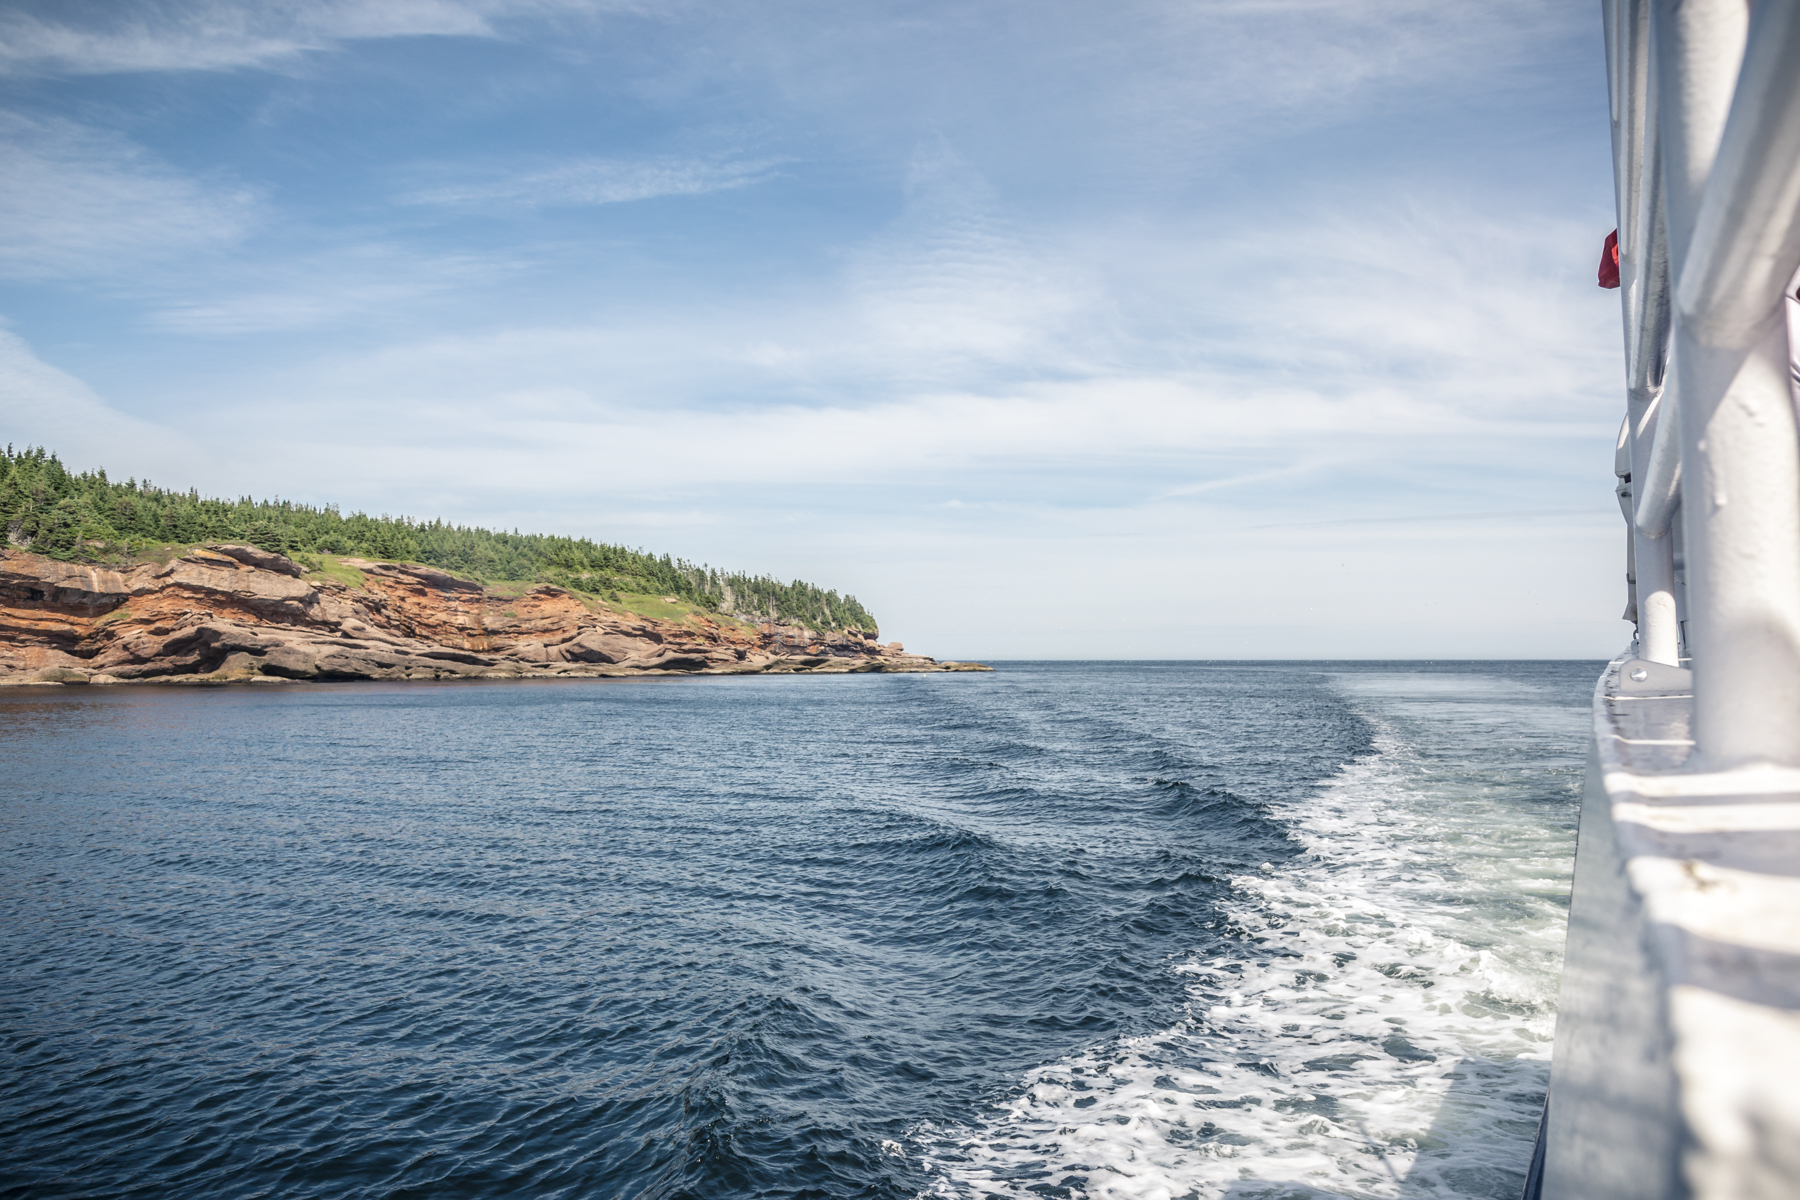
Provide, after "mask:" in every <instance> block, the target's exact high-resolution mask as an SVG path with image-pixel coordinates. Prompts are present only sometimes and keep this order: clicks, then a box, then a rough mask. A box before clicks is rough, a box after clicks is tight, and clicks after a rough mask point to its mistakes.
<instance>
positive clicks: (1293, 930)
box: [913, 678, 1573, 1200]
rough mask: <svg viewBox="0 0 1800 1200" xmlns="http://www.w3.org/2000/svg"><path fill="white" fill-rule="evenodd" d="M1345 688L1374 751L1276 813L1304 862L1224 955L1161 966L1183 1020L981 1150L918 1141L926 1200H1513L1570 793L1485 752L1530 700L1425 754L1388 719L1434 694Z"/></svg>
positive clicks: (992, 1132)
mask: <svg viewBox="0 0 1800 1200" xmlns="http://www.w3.org/2000/svg"><path fill="white" fill-rule="evenodd" d="M1463 683H1464V684H1465V685H1466V683H1467V680H1466V678H1465V680H1464V681H1463ZM1345 686H1346V687H1347V688H1348V689H1349V690H1350V691H1351V693H1352V696H1353V698H1355V699H1358V700H1364V701H1370V703H1366V704H1359V705H1358V707H1359V708H1364V709H1365V712H1364V715H1365V716H1366V717H1368V719H1369V720H1370V721H1371V723H1372V724H1373V726H1374V728H1375V730H1376V739H1375V744H1376V749H1375V751H1374V752H1373V753H1371V754H1368V755H1365V756H1362V757H1361V758H1358V759H1357V760H1355V761H1352V762H1350V763H1348V764H1346V765H1345V766H1344V767H1343V768H1342V769H1341V770H1340V771H1339V772H1338V773H1337V774H1336V775H1335V776H1334V777H1333V778H1331V779H1329V780H1327V781H1325V782H1324V783H1322V784H1320V785H1319V786H1318V787H1317V789H1316V790H1315V791H1314V792H1313V793H1312V794H1310V795H1306V796H1303V797H1301V798H1299V799H1296V800H1294V801H1292V802H1286V803H1281V804H1277V805H1274V806H1272V808H1274V810H1275V811H1273V812H1272V814H1271V815H1273V816H1275V817H1277V818H1278V819H1280V820H1283V821H1284V822H1286V823H1287V824H1288V826H1289V828H1290V830H1291V836H1292V837H1293V839H1294V840H1295V841H1296V842H1298V843H1299V844H1300V846H1301V848H1302V853H1301V854H1299V855H1297V856H1295V857H1293V858H1292V859H1289V860H1287V861H1286V862H1284V863H1283V864H1282V865H1281V866H1279V867H1276V866H1273V865H1269V864H1265V865H1264V866H1263V868H1262V869H1261V870H1260V871H1259V872H1256V873H1254V874H1250V875H1246V876H1243V877H1240V878H1237V879H1235V880H1234V881H1233V885H1234V886H1233V890H1232V895H1231V898H1230V899H1229V900H1228V901H1226V902H1225V904H1224V905H1223V906H1222V913H1221V915H1222V919H1223V922H1224V925H1225V927H1224V928H1222V929H1221V930H1220V932H1221V934H1222V935H1224V936H1223V938H1222V948H1221V949H1220V950H1219V951H1218V952H1214V953H1210V954H1206V955H1202V956H1198V957H1193V958H1191V959H1189V960H1188V961H1179V960H1176V961H1172V962H1171V969H1172V970H1174V971H1176V972H1178V973H1180V974H1182V975H1185V976H1188V977H1189V980H1190V982H1189V984H1188V987H1187V999H1186V1003H1185V1005H1184V1011H1183V1013H1182V1015H1181V1019H1180V1020H1179V1021H1178V1022H1176V1023H1175V1024H1173V1025H1172V1026H1170V1027H1169V1028H1166V1029H1164V1030H1162V1031H1160V1032H1157V1033H1154V1034H1152V1035H1150V1036H1145V1037H1135V1038H1128V1039H1121V1040H1118V1041H1115V1042H1113V1043H1111V1044H1110V1045H1107V1046H1105V1047H1102V1048H1098V1049H1095V1050H1093V1051H1090V1052H1088V1053H1085V1054H1081V1055H1078V1056H1074V1057H1070V1058H1066V1059H1064V1060H1062V1061H1060V1062H1057V1063H1054V1064H1052V1065H1048V1066H1045V1067H1042V1068H1039V1069H1037V1070H1035V1071H1033V1072H1032V1073H1030V1074H1029V1075H1028V1076H1027V1077H1026V1078H1025V1079H1024V1081H1023V1084H1022V1086H1020V1087H1019V1088H1018V1089H1017V1090H1016V1091H1015V1092H1013V1093H1012V1094H1010V1095H1009V1096H1007V1097H1005V1098H1003V1100H1002V1101H1001V1103H1000V1104H999V1105H998V1106H997V1109H996V1111H995V1112H993V1113H992V1114H991V1116H990V1118H989V1119H988V1120H986V1121H985V1122H983V1123H982V1124H980V1125H979V1127H975V1128H963V1129H948V1128H937V1127H925V1128H921V1129H919V1130H918V1131H916V1135H915V1146H914V1147H913V1151H914V1152H915V1153H919V1154H921V1155H922V1156H923V1157H924V1158H925V1159H926V1160H927V1164H926V1165H927V1166H928V1168H929V1169H930V1170H932V1172H933V1176H934V1184H933V1188H932V1190H931V1192H930V1193H928V1194H932V1195H938V1196H944V1197H953V1196H954V1197H968V1196H1001V1197H1021V1198H1026V1197H1042V1196H1066V1197H1072V1198H1073V1197H1095V1198H1099V1197H1108V1198H1111V1197H1121V1198H1122V1197H1143V1198H1146V1200H1158V1198H1168V1200H1174V1198H1178V1197H1230V1198H1232V1200H1249V1198H1251V1197H1271V1198H1273V1197H1282V1198H1295V1200H1298V1198H1301V1197H1307V1198H1324V1197H1395V1196H1430V1197H1509V1198H1510V1197H1513V1196H1516V1195H1517V1194H1518V1192H1519V1188H1520V1185H1521V1183H1522V1181H1523V1178H1524V1170H1525V1166H1526V1163H1527V1160H1528V1159H1529V1157H1530V1151H1531V1143H1532V1139H1533V1136H1534V1134H1535V1130H1536V1122H1537V1117H1538V1112H1539V1109H1540V1107H1541V1105H1542V1102H1543V1095H1544V1089H1545V1085H1546V1081H1547V1078H1548V1072H1549V1054H1550V1047H1551V1038H1552V1035H1553V1032H1554V1024H1555V1007H1554V1005H1555V987H1556V980H1557V971H1558V968H1559V965H1560V959H1561V953H1562V940H1563V925H1564V915H1565V912H1566V909H1565V907H1564V900H1565V897H1566V887H1567V863H1568V858H1569V856H1570V855H1571V854H1572V851H1573V838H1572V834H1571V830H1570V823H1569V808H1570V805H1571V802H1572V801H1573V795H1572V785H1571V786H1570V787H1564V786H1563V785H1562V784H1561V782H1559V781H1552V784H1551V786H1550V787H1549V789H1548V791H1549V792H1550V793H1551V794H1548V795H1547V794H1546V784H1545V773H1544V771H1543V770H1542V769H1541V766H1542V764H1541V763H1540V764H1535V765H1525V759H1526V758H1527V756H1529V755H1531V754H1532V753H1533V749H1534V748H1533V747H1532V746H1531V745H1530V744H1529V742H1530V739H1529V737H1527V738H1524V739H1517V738H1514V739H1501V740H1503V741H1505V743H1506V744H1503V745H1487V746H1485V747H1484V746H1483V744H1482V741H1483V736H1484V733H1486V734H1491V733H1492V732H1493V729H1494V728H1495V724H1494V722H1493V719H1492V718H1493V717H1494V715H1495V713H1496V710H1508V709H1514V708H1515V707H1516V705H1517V701H1520V700H1524V699H1526V698H1525V697H1515V696H1505V695H1492V696H1488V697H1485V698H1484V697H1476V698H1475V699H1474V700H1473V701H1471V702H1470V703H1468V704H1464V705H1462V706H1461V707H1459V708H1458V709H1456V717H1455V719H1454V720H1452V721H1450V722H1449V723H1448V726H1447V727H1446V729H1447V731H1446V729H1439V730H1433V731H1428V735H1427V736H1424V737H1421V736H1420V733H1421V730H1420V729H1417V728H1408V723H1407V722H1406V720H1405V719H1404V717H1396V716H1395V715H1394V713H1395V712H1396V711H1399V712H1404V710H1405V708H1406V705H1405V704H1404V703H1383V702H1382V701H1384V700H1398V701H1406V700H1411V699H1417V698H1419V697H1418V692H1419V691H1420V690H1421V689H1423V690H1425V691H1427V692H1430V691H1432V690H1435V689H1436V688H1437V687H1438V686H1439V685H1438V684H1436V683H1435V682H1434V681H1430V680H1419V679H1417V678H1415V679H1413V680H1411V681H1410V682H1409V684H1408V685H1407V689H1408V691H1409V692H1411V693H1412V694H1411V695H1406V696H1383V695H1382V692H1381V686H1382V685H1381V684H1380V683H1379V681H1375V680H1370V679H1366V678H1365V679H1358V680H1349V681H1346V682H1345ZM1435 699H1436V700H1437V702H1438V703H1439V704H1441V703H1442V702H1443V701H1444V699H1445V697H1442V696H1439V697H1435ZM1509 702H1510V703H1509ZM1384 709H1386V710H1388V711H1386V712H1384V711H1383V710H1384ZM1513 728H1515V729H1516V728H1518V726H1517V725H1516V724H1514V725H1513ZM1558 732H1559V733H1562V734H1563V736H1564V737H1566V732H1564V731H1560V730H1559V731H1558ZM1445 737H1448V738H1449V739H1450V740H1451V742H1452V743H1466V744H1461V745H1457V744H1452V745H1444V744H1442V743H1443V739H1444V738H1445ZM1490 740H1492V739H1490ZM1434 741H1435V742H1437V743H1438V744H1431V743H1433V742H1434ZM1470 754H1478V755H1479V757H1478V758H1476V759H1475V760H1473V765H1471V759H1470V758H1469V757H1468V756H1469V755H1470Z"/></svg>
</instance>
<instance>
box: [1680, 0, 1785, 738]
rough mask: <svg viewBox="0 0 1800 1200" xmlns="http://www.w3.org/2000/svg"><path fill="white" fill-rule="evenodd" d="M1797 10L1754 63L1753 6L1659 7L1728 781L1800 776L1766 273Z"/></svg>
mask: <svg viewBox="0 0 1800 1200" xmlns="http://www.w3.org/2000/svg"><path fill="white" fill-rule="evenodd" d="M1791 9H1792V5H1787V4H1763V5H1761V6H1760V10H1759V12H1758V13H1757V18H1758V24H1759V26H1760V25H1762V24H1765V23H1767V24H1771V25H1774V26H1777V27H1778V28H1777V29H1775V30H1773V31H1771V36H1770V38H1769V39H1768V40H1769V41H1770V43H1771V44H1768V45H1761V44H1753V45H1752V54H1751V57H1752V58H1754V59H1756V60H1757V61H1756V62H1755V63H1754V64H1753V63H1751V62H1747V61H1746V49H1745V48H1746V43H1747V41H1748V36H1749V22H1750V16H1749V11H1748V6H1747V4H1746V3H1745V0H1656V8H1655V18H1656V21H1655V33H1654V38H1655V43H1656V53H1657V59H1658V62H1657V77H1658V93H1659V97H1658V98H1659V107H1660V109H1661V112H1660V119H1661V132H1662V141H1663V156H1664V157H1663V183H1664V189H1665V203H1666V206H1667V221H1668V233H1669V252H1670V265H1671V269H1672V271H1673V274H1674V277H1675V278H1676V279H1677V280H1679V283H1678V286H1677V289H1676V304H1675V315H1674V358H1675V389H1676V394H1677V396H1678V397H1679V399H1680V404H1679V410H1680V422H1681V434H1682V437H1681V460H1682V505H1681V513H1682V521H1683V527H1684V528H1683V532H1684V534H1685V539H1684V540H1685V550H1686V561H1687V578H1688V637H1689V644H1690V647H1691V650H1692V654H1693V666H1694V697H1695V699H1694V727H1695V728H1694V737H1695V743H1696V751H1697V757H1698V759H1699V761H1700V762H1703V763H1704V764H1705V765H1707V766H1709V767H1713V768H1725V767H1731V766H1734V765H1738V764H1742V763H1748V762H1756V761H1777V762H1789V763H1800V445H1797V441H1796V438H1797V430H1796V426H1795V418H1794V407H1793V403H1792V400H1791V397H1790V393H1789V388H1788V378H1787V375H1788V354H1787V336H1786V330H1785V328H1784V327H1783V324H1782V321H1781V320H1780V312H1781V309H1780V293H1779V290H1778V289H1779V286H1780V283H1784V282H1785V281H1786V276H1785V275H1784V276H1783V277H1782V279H1781V280H1780V281H1779V282H1778V283H1777V285H1776V288H1775V289H1770V288H1768V287H1767V286H1765V285H1763V284H1762V282H1761V281H1760V279H1759V277H1758V272H1759V271H1761V272H1762V273H1764V274H1767V273H1768V272H1769V271H1771V270H1774V269H1775V264H1776V262H1778V261H1787V262H1788V265H1787V268H1786V270H1787V272H1788V273H1789V274H1791V273H1792V270H1793V264H1792V262H1791V261H1788V259H1789V256H1790V255H1791V253H1792V252H1793V248H1792V247H1791V246H1790V245H1789V244H1788V243H1789V242H1791V240H1792V239H1791V238H1787V240H1786V241H1784V240H1783V239H1784V238H1786V237H1787V235H1788V233H1789V232H1790V231H1791V230H1793V229H1794V228H1795V223H1794V213H1793V212H1792V205H1791V203H1789V208H1788V211H1781V201H1782V197H1783V196H1784V195H1785V193H1784V192H1783V191H1782V189H1783V187H1784V186H1785V184H1786V182H1787V181H1788V179H1789V177H1790V176H1792V175H1793V173H1794V168H1795V165H1796V164H1795V163H1794V162H1793V161H1792V160H1793V151H1794V147H1792V146H1789V145H1787V144H1786V143H1784V142H1782V141H1781V137H1783V136H1785V135H1786V133H1787V127H1786V126H1784V125H1783V124H1782V122H1783V121H1784V120H1785V121H1787V122H1788V125H1793V124H1794V122H1793V120H1792V119H1791V117H1789V116H1788V111H1789V108H1790V107H1791V103H1790V102H1791V101H1792V100H1793V99H1794V98H1796V97H1800V89H1796V88H1795V87H1794V86H1793V84H1792V83H1790V82H1788V81H1787V80H1786V79H1784V77H1783V74H1782V72H1783V71H1784V70H1786V69H1787V67H1788V66H1789V65H1791V64H1784V63H1783V62H1782V60H1781V58H1780V57H1779V56H1780V55H1783V54H1787V53H1790V52H1791V51H1792V50H1793V47H1792V46H1791V45H1789V44H1788V43H1789V41H1790V40H1791V35H1792V34H1793V33H1794V31H1795V28H1800V27H1797V26H1796V25H1795V22H1794V19H1793V18H1794V14H1793V13H1792V11H1791ZM1784 21H1785V22H1786V25H1785V26H1782V24H1781V23H1782V22H1784ZM1777 34H1783V36H1777ZM1740 67H1742V68H1743V71H1742V74H1743V78H1742V79H1741V80H1740V77H1739V76H1740ZM1734 94H1735V95H1736V97H1737V99H1738V103H1736V104H1734ZM1740 113H1741V116H1740V115H1739V114H1740ZM1728 117H1731V118H1734V121H1733V125H1732V127H1730V128H1728V124H1727V119H1728ZM1728 133H1729V135H1730V137H1729V145H1727V146H1726V149H1725V151H1724V153H1721V145H1722V143H1725V142H1726V140H1727V134H1728ZM1784 156H1785V159H1784ZM1790 201H1791V198H1790ZM1764 292H1767V293H1768V294H1767V295H1766V296H1765V295H1764V294H1763V293H1764ZM1765 301H1766V303H1765ZM1765 309H1766V310H1767V311H1766V312H1765V311H1763V310H1765Z"/></svg>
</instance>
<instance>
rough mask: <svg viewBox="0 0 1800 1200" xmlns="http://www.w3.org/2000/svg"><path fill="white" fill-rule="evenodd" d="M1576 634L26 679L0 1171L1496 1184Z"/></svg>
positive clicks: (3, 1017)
mask: <svg viewBox="0 0 1800 1200" xmlns="http://www.w3.org/2000/svg"><path fill="white" fill-rule="evenodd" d="M1599 668H1600V664H1598V663H1550V664H1520V663H1498V664H1493V663H1490V664H1448V665H1443V664H1439V665H1425V664H1265V665H1218V664H1181V663H1174V664H1144V663H1133V664H1066V663H1064V664H1032V663H1016V664H1005V665H1003V666H1002V669H1001V670H999V671H997V672H996V673H994V674H992V675H943V676H929V675H920V676H868V675H863V676H848V677H845V676H838V677H827V678H817V679H808V678H803V677H802V678H777V679H756V678H745V679H687V680H668V681H654V682H652V681H636V682H629V683H615V682H605V681H586V682H559V683H521V684H504V683H498V684H473V685H471V684H445V685H431V684H408V685H368V684H365V685H342V686H317V687H303V686H295V687H292V688H291V689H290V688H279V689H278V688H275V687H270V688H268V689H267V690H264V689H261V688H257V689H247V688H228V689H216V690H185V689H173V688H170V689H138V688H130V689H127V688H117V689H109V690H101V689H75V688H68V689H56V690H52V689H39V688H21V689H8V690H6V691H4V692H0V763H3V764H4V767H3V769H4V772H5V775H4V778H5V784H6V786H5V789H4V797H3V799H0V805H3V807H0V855H3V857H0V964H3V965H0V971H3V972H4V976H3V977H0V1046H3V1047H4V1051H5V1071H4V1074H3V1075H0V1196H7V1197H76V1196H81V1197H123V1196H141V1197H173V1196H206V1197H219V1198H235V1197H332V1198H334V1200H335V1198H346V1197H378V1196H379V1197H421V1198H423V1197H453V1196H496V1197H498V1196H508V1197H511V1196H520V1197H659V1198H660V1197H696V1198H705V1200H714V1198H729V1197H764V1196H766V1197H839V1196H843V1197H917V1196H964V1197H973V1196H990V1195H991V1196H1017V1197H1022V1198H1026V1197H1036V1196H1069V1197H1078V1196H1089V1197H1103V1196H1104V1197H1125V1196H1134V1197H1136V1196H1141V1197H1182V1196H1196V1197H1224V1196H1229V1197H1233V1198H1238V1200H1241V1198H1248V1197H1256V1196H1268V1197H1278V1196H1279V1197H1310V1196H1318V1197H1325V1196H1345V1197H1361V1196H1470V1197H1501V1196H1507V1197H1510V1196H1513V1195H1516V1194H1517V1189H1518V1186H1519V1182H1520V1180H1521V1179H1522V1176H1523V1169H1524V1165H1525V1159H1526V1158H1527V1157H1528V1156H1529V1151H1530V1143H1531V1138H1532V1134H1533V1122H1534V1121H1535V1119H1536V1112H1537V1107H1538V1105H1539V1104H1540V1103H1541V1101H1542V1095H1543V1088H1544V1081H1545V1076H1546V1071H1547V1064H1548V1052H1549V1041H1548V1038H1549V1034H1550V1031H1551V1028H1552V1026H1553V1024H1554V1011H1553V1008H1552V1003H1553V1000H1554V993H1555V979H1556V969H1557V964H1558V960H1559V957H1560V952H1561V937H1562V920H1563V912H1564V907H1563V905H1564V899H1565V894H1566V891H1567V880H1568V873H1569V866H1570V857H1571V854H1572V852H1573V820H1574V809H1575V802H1576V799H1577V796H1578V793H1579V784H1580V771H1581V765H1582V760H1583V757H1584V755H1585V753H1586V736H1587V733H1586V731H1587V719H1588V718H1587V700H1588V695H1589V692H1590V689H1591V686H1592V681H1593V679H1594V677H1595V676H1596V675H1597V674H1598V671H1599Z"/></svg>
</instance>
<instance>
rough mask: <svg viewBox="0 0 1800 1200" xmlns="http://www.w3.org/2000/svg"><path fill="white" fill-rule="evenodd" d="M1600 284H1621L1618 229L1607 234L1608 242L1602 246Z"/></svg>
mask: <svg viewBox="0 0 1800 1200" xmlns="http://www.w3.org/2000/svg"><path fill="white" fill-rule="evenodd" d="M1600 286H1601V287H1603V288H1616V287H1618V286H1619V231H1618V230H1616V229H1615V230H1613V231H1612V232H1611V233H1609V234H1607V235H1606V242H1605V244H1604V245H1602V246H1601V247H1600Z"/></svg>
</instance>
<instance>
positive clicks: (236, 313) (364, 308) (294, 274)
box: [144, 243, 524, 337]
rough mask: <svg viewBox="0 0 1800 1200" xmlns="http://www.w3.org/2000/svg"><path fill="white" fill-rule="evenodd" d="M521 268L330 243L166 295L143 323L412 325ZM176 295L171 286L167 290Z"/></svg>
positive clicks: (196, 327)
mask: <svg viewBox="0 0 1800 1200" xmlns="http://www.w3.org/2000/svg"><path fill="white" fill-rule="evenodd" d="M523 269H524V265H523V264H522V263H521V262H519V261H518V260H516V259H513V258H508V257H506V256H502V255H474V254H448V253H439V254H426V253H420V252H418V251H413V250H407V249H404V248H401V247H397V246H394V245H391V244H385V243H363V244H353V245H347V246H340V247H335V248H332V249H329V250H325V251H321V252H317V253H314V254H311V255H308V256H304V257H295V258H292V259H289V260H286V261H283V262H279V263H276V264H272V265H271V264H265V263H252V264H231V265H227V266H224V267H221V268H220V269H219V270H218V271H216V272H215V273H214V274H213V276H212V277H211V278H209V279H208V280H207V281H206V286H205V288H204V291H203V293H202V294H203V298H201V299H177V298H170V299H164V300H163V301H161V302H160V303H157V304H156V306H155V307H153V308H151V309H149V311H148V312H147V313H146V314H145V316H144V325H145V326H146V327H147V328H149V329H152V330H155V331H157V332H159V333H174V334H188V335H200V336H209V337H218V336H237V335H243V334H266V333H285V332H293V331H299V330H313V329H323V328H329V327H334V326H338V327H341V326H343V325H345V324H346V323H348V322H355V323H356V324H357V325H358V327H359V328H361V329H364V330H366V329H369V328H371V327H382V326H385V327H389V328H406V327H411V326H413V325H416V323H417V322H418V320H419V313H420V311H421V310H422V309H425V308H428V307H431V306H433V305H439V304H442V303H443V302H445V301H446V300H447V299H449V298H451V297H454V296H456V295H458V294H459V293H462V292H465V291H468V290H471V289H479V288H488V287H492V286H494V285H496V284H497V283H501V282H503V281H506V280H508V279H510V278H512V277H514V276H516V275H517V274H519V273H520V271H521V270H523ZM165 290H167V291H170V292H177V291H179V288H178V286H177V285H170V286H169V287H168V288H167V289H165Z"/></svg>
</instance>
